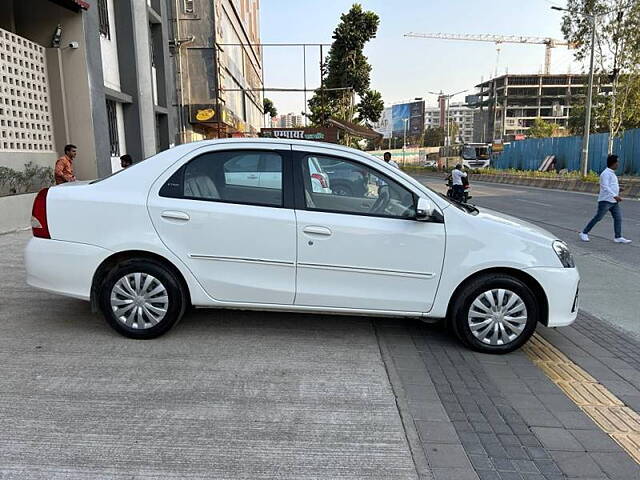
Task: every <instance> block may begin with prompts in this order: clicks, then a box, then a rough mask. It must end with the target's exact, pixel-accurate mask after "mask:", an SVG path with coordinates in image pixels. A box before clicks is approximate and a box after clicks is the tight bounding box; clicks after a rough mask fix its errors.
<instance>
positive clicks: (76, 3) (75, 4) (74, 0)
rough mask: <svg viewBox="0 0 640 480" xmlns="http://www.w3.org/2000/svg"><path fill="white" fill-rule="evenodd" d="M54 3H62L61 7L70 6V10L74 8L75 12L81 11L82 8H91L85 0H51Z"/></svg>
mask: <svg viewBox="0 0 640 480" xmlns="http://www.w3.org/2000/svg"><path fill="white" fill-rule="evenodd" d="M51 1H52V2H53V3H56V4H58V5H60V6H61V7H64V8H68V9H69V10H73V11H74V12H79V11H80V9H82V10H89V7H90V5H89V2H85V1H84V0H51Z"/></svg>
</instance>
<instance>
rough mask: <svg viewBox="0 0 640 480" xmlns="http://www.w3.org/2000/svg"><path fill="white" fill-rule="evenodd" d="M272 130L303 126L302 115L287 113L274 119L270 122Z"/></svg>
mask: <svg viewBox="0 0 640 480" xmlns="http://www.w3.org/2000/svg"><path fill="white" fill-rule="evenodd" d="M272 124H273V127H274V128H295V127H302V126H304V118H303V116H302V115H296V114H295V113H287V114H286V115H280V116H279V117H276V118H275V122H272Z"/></svg>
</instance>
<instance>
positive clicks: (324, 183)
mask: <svg viewBox="0 0 640 480" xmlns="http://www.w3.org/2000/svg"><path fill="white" fill-rule="evenodd" d="M311 178H315V179H316V180H318V181H319V182H320V186H321V187H322V188H329V184H328V183H327V179H326V178H324V175H322V174H321V173H312V174H311Z"/></svg>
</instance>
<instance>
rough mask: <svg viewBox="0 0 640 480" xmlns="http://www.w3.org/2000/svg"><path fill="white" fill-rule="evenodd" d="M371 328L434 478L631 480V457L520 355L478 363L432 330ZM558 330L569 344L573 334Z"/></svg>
mask: <svg viewBox="0 0 640 480" xmlns="http://www.w3.org/2000/svg"><path fill="white" fill-rule="evenodd" d="M585 321H586V320H585V317H584V316H583V317H581V318H580V320H579V322H578V325H581V324H583V323H584V322H585ZM598 322H599V321H598ZM590 323H591V324H593V320H590ZM600 323H602V322H600ZM376 325H377V328H378V335H379V336H380V338H381V342H382V343H383V345H385V346H386V348H387V349H388V351H389V352H390V357H391V360H392V362H393V369H395V370H396V371H397V379H396V381H393V380H394V376H393V375H391V376H390V377H391V379H392V381H393V386H394V390H395V391H396V395H397V396H399V397H400V398H402V399H404V400H403V401H404V402H406V404H407V405H408V406H409V407H408V408H409V412H410V416H411V420H412V425H413V428H414V429H415V431H416V432H417V437H418V439H419V445H420V447H421V448H422V450H423V452H424V455H425V457H426V459H427V464H428V466H429V467H430V468H432V470H433V473H434V476H435V478H436V479H461V480H462V479H474V480H475V479H504V480H511V479H520V480H522V479H526V480H534V479H535V480H542V479H553V480H555V479H558V480H560V479H564V478H569V479H578V478H593V479H596V478H598V479H620V480H632V479H638V478H640V469H639V467H638V465H637V464H636V463H635V462H634V461H633V460H632V459H631V457H630V456H629V455H628V454H627V453H626V452H625V451H624V450H623V449H622V448H621V447H620V446H619V445H618V444H617V443H615V442H614V441H613V440H612V439H611V438H610V437H609V436H608V435H607V434H605V433H604V432H603V431H602V430H601V429H600V427H598V426H597V425H596V424H595V423H594V422H593V421H592V420H591V419H590V418H589V417H588V416H587V415H585V414H584V413H583V412H582V411H581V410H580V408H579V407H578V406H576V405H575V404H574V403H573V402H572V401H571V400H570V399H569V398H568V397H567V396H566V395H565V394H564V393H563V392H562V391H561V390H560V389H559V388H558V387H557V386H556V385H555V384H554V383H553V382H552V381H551V380H550V379H549V378H547V377H546V376H545V374H544V373H543V372H542V371H541V370H540V369H539V368H538V367H537V366H536V365H534V364H533V363H532V362H531V360H530V359H529V358H528V357H527V356H526V355H525V353H524V352H515V353H512V354H509V355H505V356H489V355H483V354H478V353H474V352H470V351H468V350H465V349H464V348H462V347H461V346H460V345H459V344H458V343H457V341H456V340H455V339H454V338H453V336H452V335H451V334H450V333H448V332H446V331H444V330H443V329H442V328H439V327H434V326H427V325H420V324H417V323H416V322H409V321H406V322H403V323H397V322H387V321H377V322H376ZM578 328H579V327H578ZM607 328H608V327H607ZM542 330H543V335H545V336H553V334H550V330H549V329H544V328H543V329H542ZM563 331H567V332H568V333H567V335H568V336H575V333H573V332H577V328H576V329H572V328H569V329H558V330H557V332H563ZM551 333H555V331H554V332H551ZM565 346H566V345H565ZM563 351H564V350H563ZM585 358H586V357H585ZM388 368H389V367H388ZM635 371H636V374H637V370H635ZM399 403H402V402H399ZM407 423H409V422H407V421H405V425H406V424H407ZM405 428H407V427H406V426H405ZM408 438H409V439H410V440H411V439H412V437H411V435H408ZM412 447H413V448H414V449H416V446H415V442H414V444H413V445H412Z"/></svg>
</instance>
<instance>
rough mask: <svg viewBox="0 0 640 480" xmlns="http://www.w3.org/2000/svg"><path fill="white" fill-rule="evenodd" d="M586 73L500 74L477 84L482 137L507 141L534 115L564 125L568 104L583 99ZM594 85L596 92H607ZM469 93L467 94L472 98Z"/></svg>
mask: <svg viewBox="0 0 640 480" xmlns="http://www.w3.org/2000/svg"><path fill="white" fill-rule="evenodd" d="M587 81H588V77H587V76H586V75H571V74H566V75H542V74H537V75H503V76H501V77H497V78H494V79H491V80H488V81H486V82H483V83H481V84H479V85H477V86H476V88H477V89H478V92H477V94H476V95H475V96H472V97H475V104H474V105H475V106H477V107H479V110H480V115H481V116H480V118H481V120H482V121H481V122H480V123H481V125H482V126H481V129H482V137H483V141H488V142H489V141H492V140H498V139H499V140H504V141H510V140H513V139H514V138H516V136H520V135H526V134H527V132H528V130H529V128H531V126H532V125H533V122H534V121H535V119H536V118H542V119H543V120H546V121H550V122H554V123H556V124H558V125H559V126H560V128H561V129H567V127H568V121H569V116H570V114H571V108H572V107H573V106H574V105H575V104H576V102H582V101H583V100H584V96H585V93H586V89H587ZM610 89H611V87H610V86H608V85H602V86H600V85H596V86H595V90H594V91H595V92H597V91H601V92H607V91H610ZM472 97H470V98H472Z"/></svg>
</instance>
